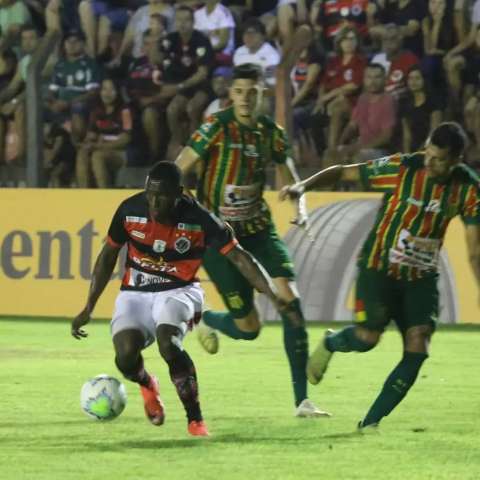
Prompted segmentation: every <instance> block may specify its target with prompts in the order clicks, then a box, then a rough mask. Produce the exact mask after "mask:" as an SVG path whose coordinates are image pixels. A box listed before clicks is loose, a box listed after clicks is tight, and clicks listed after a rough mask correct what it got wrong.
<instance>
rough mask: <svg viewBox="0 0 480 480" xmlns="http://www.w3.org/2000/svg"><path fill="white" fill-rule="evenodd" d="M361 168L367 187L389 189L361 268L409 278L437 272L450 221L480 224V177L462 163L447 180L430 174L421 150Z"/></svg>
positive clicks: (362, 252)
mask: <svg viewBox="0 0 480 480" xmlns="http://www.w3.org/2000/svg"><path fill="white" fill-rule="evenodd" d="M360 173H361V179H362V183H363V185H364V187H365V188H367V189H369V190H376V191H382V192H385V195H384V197H383V202H382V206H381V207H380V209H379V212H378V214H377V217H376V221H375V224H374V226H373V228H372V230H371V231H370V234H369V235H368V237H367V240H366V241H365V243H364V245H363V248H362V250H361V253H360V256H359V266H361V267H363V268H372V269H375V270H379V271H384V272H386V273H387V274H389V275H391V276H393V277H394V278H399V279H405V280H415V279H417V278H421V277H425V276H428V275H436V273H437V267H438V257H439V253H440V248H441V246H442V243H443V239H444V237H445V232H446V230H447V227H448V224H449V222H450V220H451V219H452V218H453V217H455V216H456V215H460V216H461V218H462V220H463V222H464V223H465V224H474V225H480V179H479V177H478V176H477V175H476V173H475V172H474V171H473V170H471V169H470V168H469V167H468V166H467V165H465V164H463V163H459V164H458V165H456V166H455V167H454V168H453V169H452V171H451V173H450V175H449V177H448V178H447V180H445V181H444V182H438V181H435V180H434V179H433V178H431V177H429V176H428V175H427V172H426V170H425V166H424V155H423V153H422V152H419V153H415V154H412V155H400V154H397V155H392V156H389V157H384V158H380V159H377V160H373V161H370V162H367V163H366V164H365V165H362V166H361V167H360Z"/></svg>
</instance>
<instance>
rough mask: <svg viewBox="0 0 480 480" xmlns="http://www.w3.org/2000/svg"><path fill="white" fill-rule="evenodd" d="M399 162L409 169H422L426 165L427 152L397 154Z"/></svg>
mask: <svg viewBox="0 0 480 480" xmlns="http://www.w3.org/2000/svg"><path fill="white" fill-rule="evenodd" d="M396 155H397V157H398V160H397V161H399V162H400V163H401V164H402V165H404V166H405V167H408V168H422V167H423V166H424V165H425V152H424V151H418V152H412V153H398V154H396Z"/></svg>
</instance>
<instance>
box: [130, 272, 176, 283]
mask: <svg viewBox="0 0 480 480" xmlns="http://www.w3.org/2000/svg"><path fill="white" fill-rule="evenodd" d="M171 281H172V280H170V279H169V278H165V277H159V276H158V275H150V274H149V273H145V272H139V271H138V270H135V269H134V268H131V269H130V279H129V281H128V285H130V286H131V287H146V286H148V285H156V284H159V283H170V282H171Z"/></svg>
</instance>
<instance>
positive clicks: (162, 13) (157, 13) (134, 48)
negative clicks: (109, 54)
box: [116, 0, 175, 62]
mask: <svg viewBox="0 0 480 480" xmlns="http://www.w3.org/2000/svg"><path fill="white" fill-rule="evenodd" d="M174 16H175V11H174V10H173V8H172V7H171V6H170V5H168V3H167V2H165V1H162V0H148V5H145V6H143V7H140V8H139V9H138V10H137V11H136V12H135V13H134V14H133V15H132V17H131V18H130V21H129V22H128V26H127V30H126V31H125V35H124V36H123V40H122V44H121V46H120V49H119V51H118V54H117V56H116V61H117V62H118V61H119V60H120V58H121V57H122V56H124V55H131V56H133V57H140V56H141V55H142V43H143V34H144V33H145V32H146V31H147V30H150V32H151V33H152V34H157V35H158V38H161V37H163V35H165V34H166V33H167V32H170V31H171V30H172V28H173V21H174Z"/></svg>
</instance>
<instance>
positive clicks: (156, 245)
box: [152, 240, 167, 253]
mask: <svg viewBox="0 0 480 480" xmlns="http://www.w3.org/2000/svg"><path fill="white" fill-rule="evenodd" d="M166 247H167V242H166V241H165V240H154V242H153V245H152V249H153V251H154V252H157V253H162V252H164V251H165V248H166Z"/></svg>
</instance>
